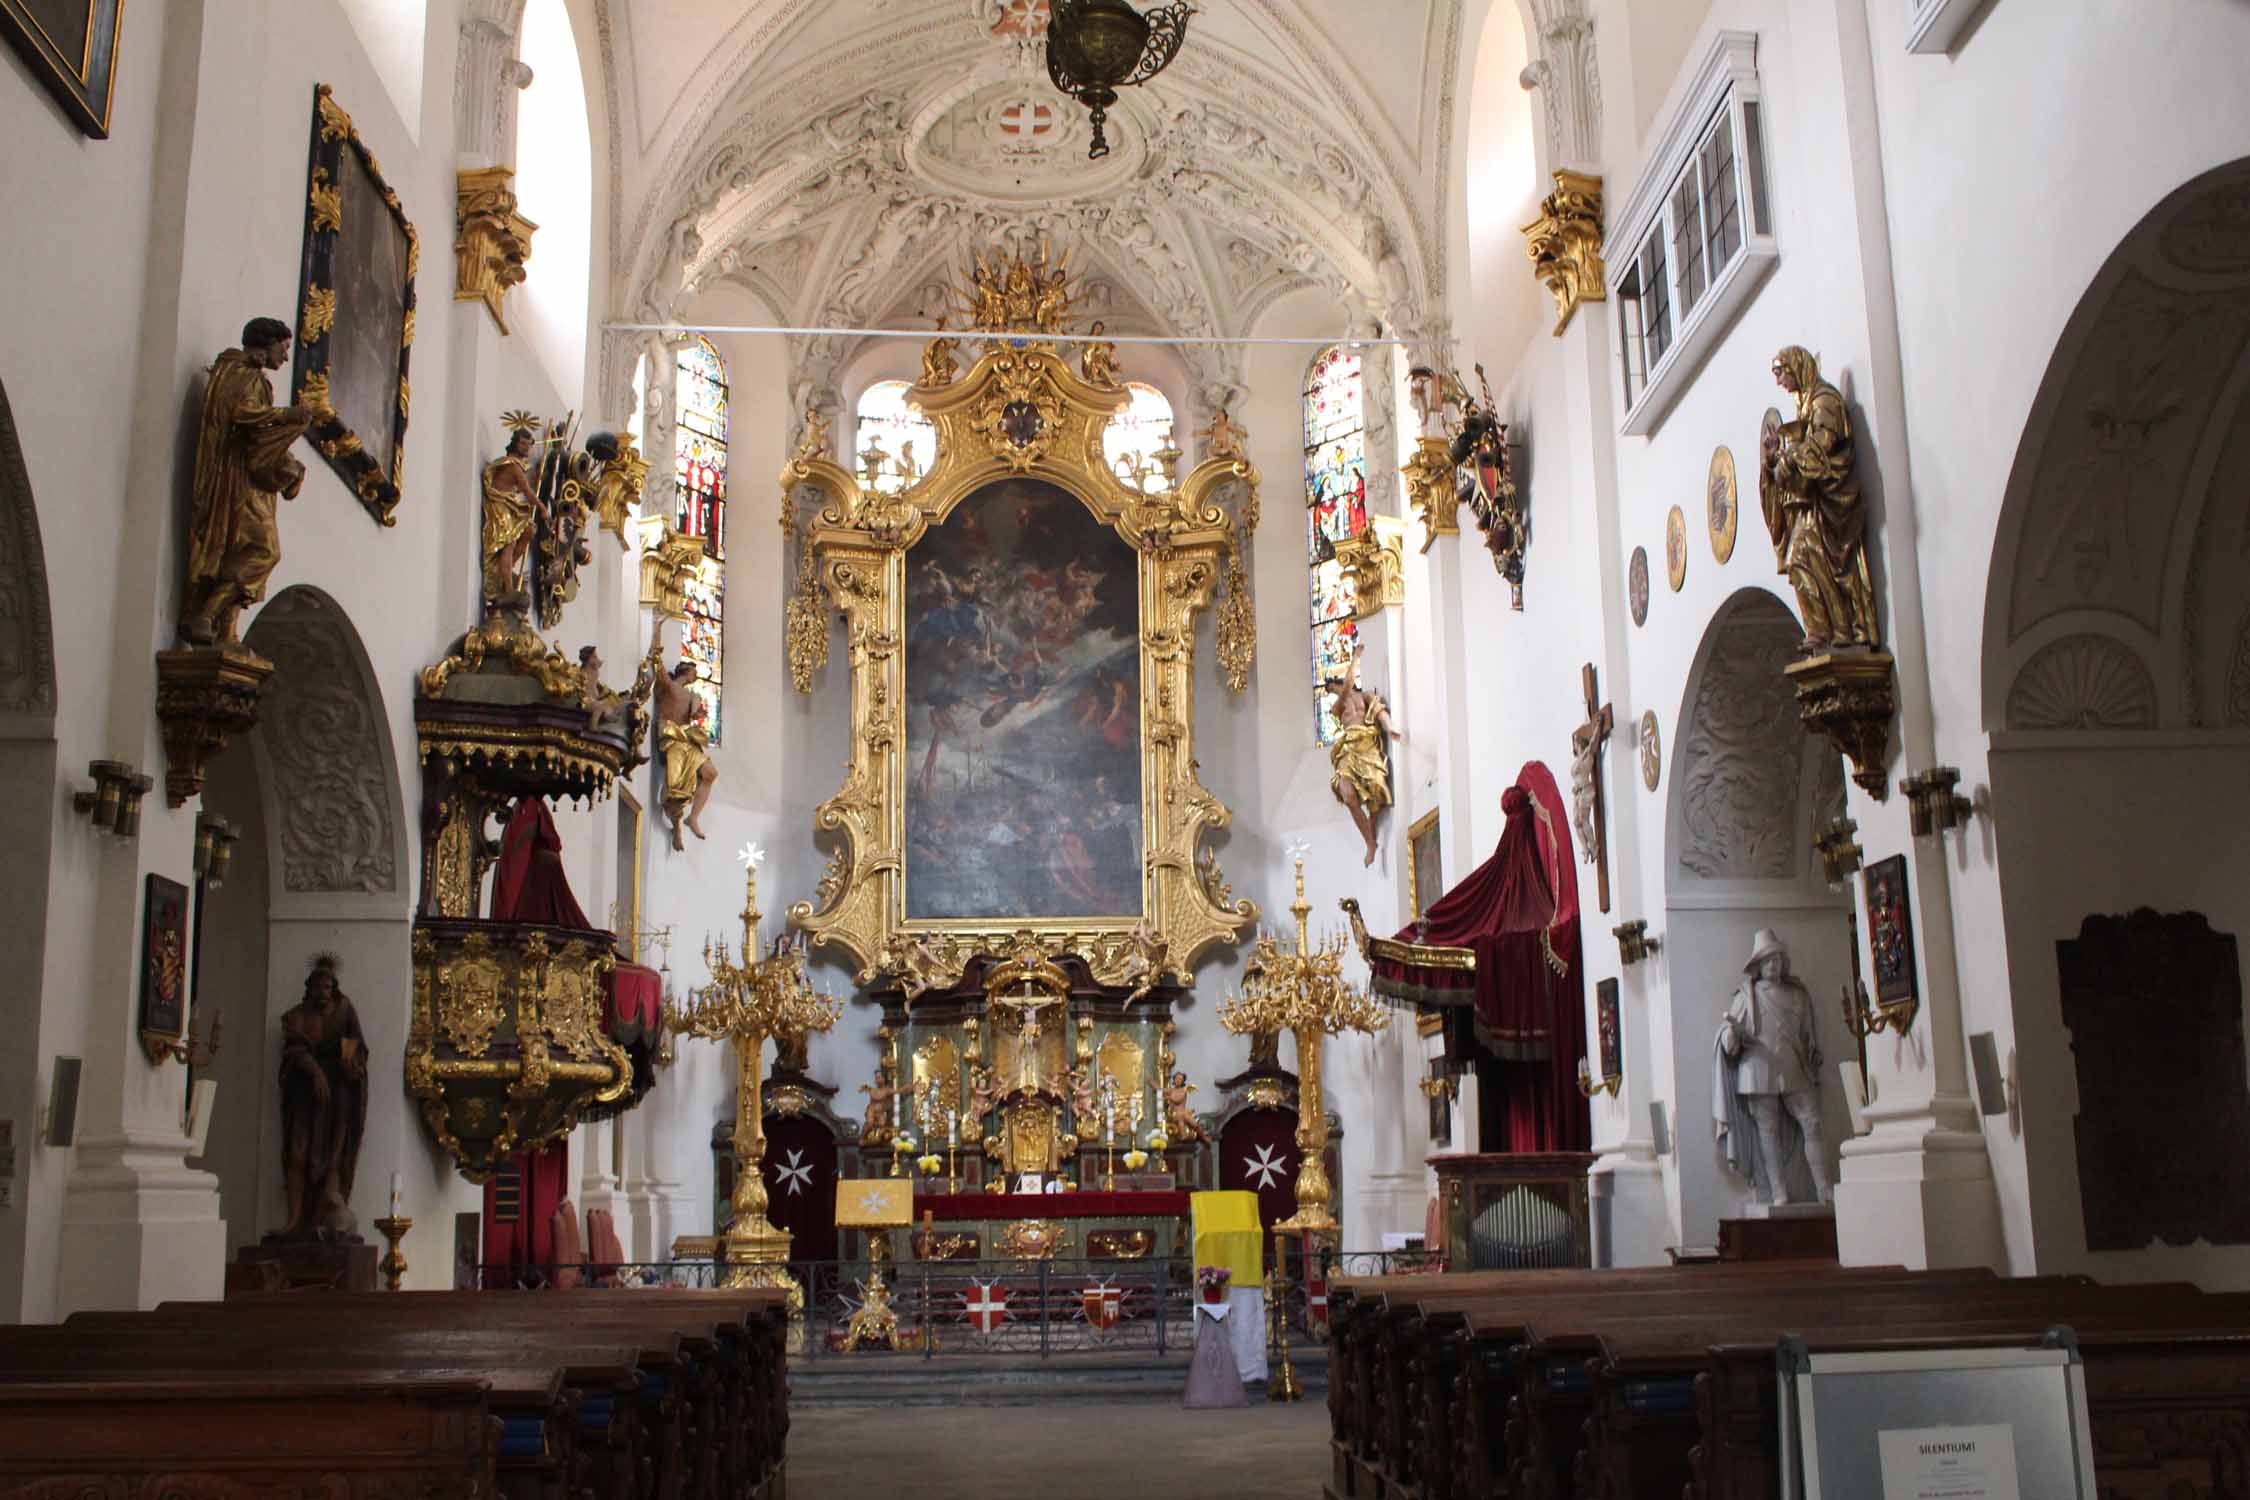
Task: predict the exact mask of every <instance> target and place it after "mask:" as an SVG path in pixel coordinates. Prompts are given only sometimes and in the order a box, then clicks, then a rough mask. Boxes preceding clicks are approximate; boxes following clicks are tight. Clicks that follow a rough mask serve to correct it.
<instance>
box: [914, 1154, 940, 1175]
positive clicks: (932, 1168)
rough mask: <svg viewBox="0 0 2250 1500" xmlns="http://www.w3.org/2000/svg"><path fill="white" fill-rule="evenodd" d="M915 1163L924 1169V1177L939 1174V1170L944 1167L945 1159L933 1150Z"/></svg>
mask: <svg viewBox="0 0 2250 1500" xmlns="http://www.w3.org/2000/svg"><path fill="white" fill-rule="evenodd" d="M914 1165H916V1166H917V1167H920V1168H921V1169H922V1175H923V1176H924V1177H935V1176H937V1174H938V1172H939V1171H940V1170H942V1169H943V1168H944V1166H945V1161H944V1159H943V1158H942V1157H940V1156H938V1154H937V1153H936V1152H934V1151H933V1152H931V1153H930V1154H929V1155H927V1156H925V1157H923V1158H921V1159H920V1160H919V1161H917V1162H915V1163H914Z"/></svg>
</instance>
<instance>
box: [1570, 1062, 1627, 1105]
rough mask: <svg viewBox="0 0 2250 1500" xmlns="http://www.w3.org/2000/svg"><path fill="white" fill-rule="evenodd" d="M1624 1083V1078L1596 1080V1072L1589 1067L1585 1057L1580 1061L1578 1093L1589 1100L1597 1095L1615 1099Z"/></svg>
mask: <svg viewBox="0 0 2250 1500" xmlns="http://www.w3.org/2000/svg"><path fill="white" fill-rule="evenodd" d="M1624 1083H1625V1080H1624V1079H1622V1078H1596V1077H1595V1076H1594V1070H1593V1069H1592V1068H1590V1067H1588V1066H1587V1064H1586V1059H1585V1058H1583V1057H1581V1058H1580V1059H1578V1092H1579V1093H1581V1094H1584V1095H1585V1096H1586V1097H1587V1098H1589V1099H1591V1098H1593V1097H1594V1096H1595V1095H1596V1094H1607V1095H1609V1096H1610V1097H1611V1098H1613V1099H1614V1098H1616V1097H1617V1091H1618V1089H1619V1088H1621V1087H1623V1086H1624Z"/></svg>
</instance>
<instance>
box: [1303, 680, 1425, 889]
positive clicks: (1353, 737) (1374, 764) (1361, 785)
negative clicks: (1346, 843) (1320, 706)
mask: <svg viewBox="0 0 2250 1500" xmlns="http://www.w3.org/2000/svg"><path fill="white" fill-rule="evenodd" d="M1358 677H1359V670H1358V668H1357V667H1356V666H1355V667H1354V668H1353V669H1352V677H1351V679H1350V680H1346V679H1345V678H1342V677H1331V678H1329V679H1328V680H1327V681H1326V682H1324V683H1322V684H1321V685H1322V686H1323V687H1325V688H1326V689H1327V690H1328V692H1329V693H1330V694H1331V704H1330V706H1331V707H1332V708H1333V709H1334V711H1335V714H1336V722H1337V724H1338V726H1339V727H1338V728H1337V730H1336V738H1335V741H1334V742H1333V743H1331V744H1330V745H1329V747H1328V765H1329V768H1330V770H1331V772H1332V773H1333V774H1332V775H1331V776H1330V778H1329V783H1328V786H1329V790H1330V791H1333V792H1334V793H1335V794H1336V800H1337V801H1338V802H1341V803H1343V804H1344V810H1345V811H1346V812H1348V813H1350V814H1351V815H1352V824H1353V826H1354V827H1356V828H1358V829H1359V836H1360V837H1361V838H1363V839H1365V840H1366V841H1367V858H1366V859H1365V860H1364V861H1363V863H1365V864H1370V865H1372V864H1374V863H1375V820H1376V818H1377V817H1379V816H1380V815H1381V814H1382V811H1383V809H1384V808H1386V807H1389V806H1390V805H1391V741H1393V740H1399V739H1404V738H1405V737H1406V736H1404V735H1402V734H1400V733H1399V732H1398V730H1396V729H1394V728H1393V727H1392V726H1391V709H1390V705H1389V704H1387V703H1385V702H1384V701H1383V700H1382V698H1381V696H1380V695H1378V694H1375V693H1371V692H1369V691H1367V690H1366V689H1365V688H1363V687H1361V686H1360V685H1359V682H1358Z"/></svg>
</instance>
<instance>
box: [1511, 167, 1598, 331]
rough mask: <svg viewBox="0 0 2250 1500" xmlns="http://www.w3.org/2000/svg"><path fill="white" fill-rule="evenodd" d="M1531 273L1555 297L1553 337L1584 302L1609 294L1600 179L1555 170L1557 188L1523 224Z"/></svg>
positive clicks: (1596, 300) (1566, 324) (1525, 249)
mask: <svg viewBox="0 0 2250 1500" xmlns="http://www.w3.org/2000/svg"><path fill="white" fill-rule="evenodd" d="M1523 234H1524V240H1525V245H1524V253H1525V254H1527V255H1529V256H1530V257H1531V267H1532V274H1534V275H1536V276H1537V277H1538V278H1539V282H1540V285H1542V286H1544V287H1546V289H1547V291H1548V293H1549V294H1550V295H1551V296H1553V298H1554V299H1555V337H1557V338H1560V337H1562V331H1563V330H1564V329H1565V328H1568V327H1569V326H1570V320H1571V318H1572V317H1574V316H1575V315H1576V314H1577V312H1578V305H1579V304H1580V303H1582V302H1601V301H1606V300H1607V299H1608V297H1609V279H1608V275H1609V273H1608V271H1607V270H1606V269H1605V268H1604V267H1603V265H1602V180H1601V179H1600V178H1599V177H1596V176H1593V175H1591V174H1590V173H1586V172H1568V171H1558V172H1556V173H1555V190H1554V191H1553V192H1551V193H1549V194H1548V195H1547V196H1546V197H1545V198H1544V199H1542V200H1541V201H1540V204H1539V217H1538V218H1536V219H1534V220H1532V221H1531V222H1530V223H1529V224H1526V225H1525V226H1524V227H1523Z"/></svg>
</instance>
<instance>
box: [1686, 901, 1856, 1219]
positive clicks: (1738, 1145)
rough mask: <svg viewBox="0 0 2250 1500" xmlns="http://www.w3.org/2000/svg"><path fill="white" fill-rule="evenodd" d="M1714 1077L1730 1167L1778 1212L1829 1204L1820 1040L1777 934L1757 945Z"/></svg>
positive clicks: (1716, 1056) (1716, 1112) (1714, 1107)
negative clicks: (1804, 1200)
mask: <svg viewBox="0 0 2250 1500" xmlns="http://www.w3.org/2000/svg"><path fill="white" fill-rule="evenodd" d="M1712 1072H1713V1075H1714V1077H1713V1080H1712V1100H1711V1118H1712V1120H1713V1122H1714V1123H1715V1124H1716V1126H1717V1128H1718V1133H1719V1149H1720V1151H1721V1152H1722V1153H1723V1154H1724V1155H1725V1157H1726V1159H1727V1164H1728V1165H1729V1166H1731V1167H1733V1168H1734V1169H1735V1170H1736V1171H1737V1172H1740V1173H1741V1174H1742V1175H1743V1176H1744V1177H1745V1178H1747V1179H1749V1181H1750V1182H1751V1183H1752V1184H1753V1185H1755V1186H1756V1187H1757V1189H1758V1191H1759V1193H1760V1195H1761V1196H1762V1197H1764V1199H1765V1200H1766V1202H1768V1203H1771V1204H1773V1205H1775V1206H1777V1207H1778V1206H1784V1205H1787V1204H1790V1203H1793V1202H1796V1201H1798V1200H1799V1197H1800V1195H1802V1194H1804V1193H1806V1192H1807V1191H1808V1190H1809V1194H1810V1198H1811V1201H1813V1202H1815V1203H1825V1202H1826V1201H1828V1157H1827V1153H1826V1149H1825V1148H1824V1147H1823V1145H1822V1144H1821V1139H1820V1034H1819V1032H1818V1031H1817V1030H1815V1029H1814V1026H1813V1010H1812V996H1811V995H1810V994H1808V993H1807V992H1806V990H1805V986H1804V984H1803V982H1802V981H1800V980H1798V979H1797V978H1796V977H1795V976H1794V975H1792V974H1791V973H1790V972H1789V949H1788V948H1787V947H1786V946H1785V945H1784V944H1783V943H1782V941H1781V939H1780V938H1779V937H1778V936H1777V935H1776V934H1775V933H1774V932H1773V930H1772V929H1771V928H1760V929H1759V931H1758V935H1757V936H1756V937H1755V938H1754V939H1752V941H1751V945H1750V961H1749V962H1748V963H1746V964H1744V965H1743V966H1742V983H1741V985H1740V986H1738V987H1737V988H1736V990H1735V992H1734V1002H1733V1003H1732V1004H1731V1005H1729V1006H1728V1007H1727V1014H1726V1019H1725V1020H1723V1021H1721V1022H1720V1023H1719V1036H1718V1041H1717V1044H1716V1046H1715V1048H1714V1049H1713V1057H1712Z"/></svg>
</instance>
